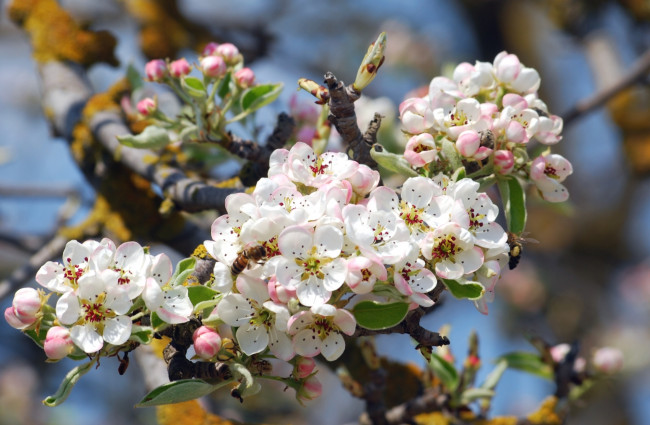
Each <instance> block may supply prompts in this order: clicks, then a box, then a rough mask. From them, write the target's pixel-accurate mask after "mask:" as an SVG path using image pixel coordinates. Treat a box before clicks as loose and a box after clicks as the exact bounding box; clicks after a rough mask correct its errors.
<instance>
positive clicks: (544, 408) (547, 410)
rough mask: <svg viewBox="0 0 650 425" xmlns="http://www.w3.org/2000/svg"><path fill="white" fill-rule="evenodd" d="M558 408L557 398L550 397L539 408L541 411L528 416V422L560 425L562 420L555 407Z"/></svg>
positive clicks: (542, 424)
mask: <svg viewBox="0 0 650 425" xmlns="http://www.w3.org/2000/svg"><path fill="white" fill-rule="evenodd" d="M556 406H557V397H555V396H550V397H547V398H546V399H545V400H544V401H543V402H542V404H541V405H540V406H539V409H538V410H537V411H536V412H534V413H531V414H530V415H528V420H529V421H530V422H531V423H532V424H538V425H560V424H561V423H562V419H560V417H559V416H558V414H557V413H556V412H555V407H556Z"/></svg>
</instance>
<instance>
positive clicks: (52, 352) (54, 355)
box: [43, 326, 74, 360]
mask: <svg viewBox="0 0 650 425" xmlns="http://www.w3.org/2000/svg"><path fill="white" fill-rule="evenodd" d="M43 349H44V350H45V354H46V355H47V357H48V358H49V359H52V360H59V359H62V358H64V357H65V356H67V355H68V354H70V353H72V350H73V349H74V342H72V338H70V331H69V330H68V329H67V328H64V327H62V326H53V327H51V328H50V329H49V330H48V331H47V336H46V337H45V342H44V343H43Z"/></svg>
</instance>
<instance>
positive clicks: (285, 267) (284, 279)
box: [276, 256, 304, 286]
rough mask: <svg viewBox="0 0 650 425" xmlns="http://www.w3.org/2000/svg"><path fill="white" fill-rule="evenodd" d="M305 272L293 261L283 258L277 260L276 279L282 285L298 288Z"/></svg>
mask: <svg viewBox="0 0 650 425" xmlns="http://www.w3.org/2000/svg"><path fill="white" fill-rule="evenodd" d="M303 271H304V270H303V269H302V268H301V267H298V265H297V264H296V262H295V261H294V260H293V259H289V258H285V257H284V256H282V257H279V259H278V260H277V267H276V278H277V280H278V282H279V283H280V284H281V285H284V286H297V285H298V284H299V283H300V279H301V275H302V273H303Z"/></svg>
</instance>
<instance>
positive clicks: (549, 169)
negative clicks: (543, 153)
mask: <svg viewBox="0 0 650 425" xmlns="http://www.w3.org/2000/svg"><path fill="white" fill-rule="evenodd" d="M544 174H546V175H547V176H549V177H550V178H553V179H557V178H558V175H557V170H556V169H555V167H553V166H552V165H551V164H548V163H547V164H546V167H544Z"/></svg>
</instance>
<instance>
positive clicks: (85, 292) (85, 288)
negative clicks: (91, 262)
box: [77, 272, 106, 301]
mask: <svg viewBox="0 0 650 425" xmlns="http://www.w3.org/2000/svg"><path fill="white" fill-rule="evenodd" d="M105 289H106V284H105V283H104V281H103V280H102V279H101V278H100V277H99V276H98V275H97V274H96V273H94V272H88V273H86V274H84V275H83V276H81V277H80V278H79V289H78V290H77V293H78V294H79V298H81V299H84V300H88V301H93V300H95V299H96V298H97V296H99V294H101V293H102V292H104V290H105Z"/></svg>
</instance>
